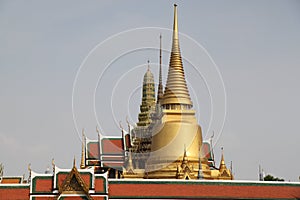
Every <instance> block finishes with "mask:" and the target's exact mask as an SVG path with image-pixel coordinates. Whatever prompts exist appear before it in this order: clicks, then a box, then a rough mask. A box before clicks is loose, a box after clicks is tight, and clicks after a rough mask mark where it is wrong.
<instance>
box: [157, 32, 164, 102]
mask: <svg viewBox="0 0 300 200" xmlns="http://www.w3.org/2000/svg"><path fill="white" fill-rule="evenodd" d="M161 40H162V37H161V34H160V35H159V80H158V89H157V103H160V100H161V99H162V97H163V95H164V92H163V85H162V69H161V63H162V47H161V46H162V44H161Z"/></svg>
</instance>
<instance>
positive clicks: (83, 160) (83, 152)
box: [80, 129, 85, 169]
mask: <svg viewBox="0 0 300 200" xmlns="http://www.w3.org/2000/svg"><path fill="white" fill-rule="evenodd" d="M84 147H85V134H84V129H82V141H81V162H80V168H81V169H84V168H85V148H84Z"/></svg>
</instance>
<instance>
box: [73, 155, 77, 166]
mask: <svg viewBox="0 0 300 200" xmlns="http://www.w3.org/2000/svg"><path fill="white" fill-rule="evenodd" d="M73 167H76V158H75V156H74V159H73Z"/></svg>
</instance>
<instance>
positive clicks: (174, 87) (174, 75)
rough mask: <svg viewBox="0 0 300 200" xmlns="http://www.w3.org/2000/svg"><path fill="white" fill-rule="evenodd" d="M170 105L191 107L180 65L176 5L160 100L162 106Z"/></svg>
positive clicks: (184, 107) (182, 107) (175, 6)
mask: <svg viewBox="0 0 300 200" xmlns="http://www.w3.org/2000/svg"><path fill="white" fill-rule="evenodd" d="M170 104H172V105H174V104H175V105H180V108H181V109H190V108H192V106H193V103H192V101H191V98H190V94H189V91H188V88H187V84H186V80H185V75H184V69H183V65H182V58H181V53H180V47H179V37H178V20H177V5H176V4H174V24H173V41H172V51H171V57H170V63H169V72H168V78H167V83H166V87H165V92H164V96H163V99H162V106H164V105H170ZM182 105H184V106H182Z"/></svg>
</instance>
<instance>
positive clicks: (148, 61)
mask: <svg viewBox="0 0 300 200" xmlns="http://www.w3.org/2000/svg"><path fill="white" fill-rule="evenodd" d="M147 63H148V68H147V70H148V71H150V60H149V59H148V60H147Z"/></svg>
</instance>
